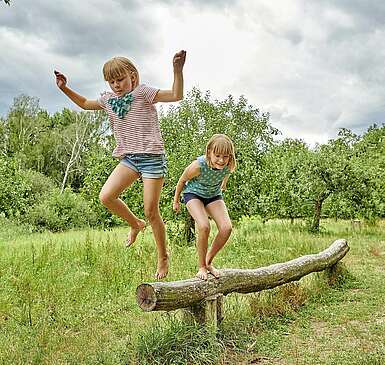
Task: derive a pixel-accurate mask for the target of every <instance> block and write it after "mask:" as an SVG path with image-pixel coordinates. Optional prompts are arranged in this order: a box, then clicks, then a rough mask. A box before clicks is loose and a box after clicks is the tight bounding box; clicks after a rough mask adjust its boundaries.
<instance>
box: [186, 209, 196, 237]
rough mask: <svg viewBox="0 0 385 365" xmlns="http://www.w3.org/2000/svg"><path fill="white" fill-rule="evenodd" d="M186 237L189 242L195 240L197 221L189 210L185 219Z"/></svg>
mask: <svg viewBox="0 0 385 365" xmlns="http://www.w3.org/2000/svg"><path fill="white" fill-rule="evenodd" d="M184 238H185V240H186V242H187V243H190V242H194V241H195V221H194V219H193V217H191V215H190V213H189V212H187V213H186V218H185V221H184Z"/></svg>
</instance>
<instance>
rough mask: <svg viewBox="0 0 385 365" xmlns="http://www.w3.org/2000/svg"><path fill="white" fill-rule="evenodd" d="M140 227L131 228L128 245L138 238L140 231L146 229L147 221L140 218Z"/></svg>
mask: <svg viewBox="0 0 385 365" xmlns="http://www.w3.org/2000/svg"><path fill="white" fill-rule="evenodd" d="M137 223H138V227H137V228H132V227H131V230H130V233H129V234H128V237H127V241H126V247H130V246H131V245H132V244H133V243H134V242H135V240H136V236H137V235H138V234H139V232H141V231H144V229H145V228H146V222H145V221H144V220H142V219H138V222H137Z"/></svg>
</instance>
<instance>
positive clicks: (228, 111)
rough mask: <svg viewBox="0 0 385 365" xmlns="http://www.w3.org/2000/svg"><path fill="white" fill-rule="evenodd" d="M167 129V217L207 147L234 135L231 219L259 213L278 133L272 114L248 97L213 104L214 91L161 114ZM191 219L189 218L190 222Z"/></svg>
mask: <svg viewBox="0 0 385 365" xmlns="http://www.w3.org/2000/svg"><path fill="white" fill-rule="evenodd" d="M161 129H162V134H163V137H164V140H165V147H166V151H167V158H168V166H169V172H168V177H167V179H166V183H165V187H164V190H163V193H162V196H163V198H162V201H161V204H162V208H163V212H164V216H165V217H166V218H168V219H174V217H175V216H174V214H173V212H172V200H173V196H174V189H175V186H176V183H177V181H178V179H179V177H180V175H181V174H182V172H183V170H184V169H185V168H186V167H187V165H189V164H190V163H191V162H192V161H193V160H195V159H196V158H197V157H198V156H199V155H203V154H204V153H205V147H206V144H207V142H208V140H209V139H210V138H211V136H212V135H213V134H215V133H224V134H226V135H228V136H229V137H230V138H231V139H232V141H233V142H234V145H235V150H236V158H237V163H238V168H237V169H236V170H235V172H234V173H233V174H232V175H231V177H230V178H229V181H228V186H227V191H226V192H225V194H224V198H225V200H226V205H227V207H228V209H229V212H230V215H231V216H232V218H233V219H238V218H240V217H241V216H243V215H253V214H257V213H259V210H258V196H259V189H260V188H259V187H260V180H261V174H260V172H259V170H260V161H261V157H262V156H263V154H264V153H265V152H266V150H267V149H268V148H269V146H270V145H271V144H272V141H273V136H274V135H276V134H277V133H278V131H277V130H276V129H274V128H273V127H271V125H270V124H269V116H268V115H267V114H262V113H260V112H259V110H258V109H257V108H255V107H253V106H251V105H249V104H248V102H247V100H246V99H245V98H244V97H240V98H239V100H237V101H236V100H234V98H233V97H232V96H231V95H230V96H228V97H227V98H226V99H225V100H222V101H218V100H214V101H213V100H212V99H211V97H210V93H209V92H206V93H205V94H202V93H201V92H200V91H199V90H198V89H193V90H192V91H191V92H190V93H189V94H188V95H187V96H186V98H185V99H184V100H183V101H182V102H181V103H180V104H179V105H178V106H176V107H171V108H170V109H168V110H167V112H165V113H161ZM187 217H188V215H187V214H186V213H185V215H184V219H186V218H187ZM187 222H188V223H189V224H191V221H189V220H187ZM186 231H187V232H188V231H189V229H188V228H187V229H186Z"/></svg>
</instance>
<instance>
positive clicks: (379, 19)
mask: <svg viewBox="0 0 385 365" xmlns="http://www.w3.org/2000/svg"><path fill="white" fill-rule="evenodd" d="M384 19H385V2H384V1H380V0H378V1H370V0H366V1H363V0H314V1H309V0H307V1H306V0H290V1H289V0H274V1H271V0H239V1H236V0H201V1H200V0H163V1H161V0H159V1H155V0H154V1H152V0H138V1H135V0H120V1H118V0H114V1H108V0H104V1H102V0H55V1H53V0H35V1H31V0H12V1H11V6H10V7H8V6H6V5H5V4H4V3H3V2H0V115H2V116H5V115H6V114H7V112H8V110H9V108H10V106H11V105H12V103H13V98H14V97H15V96H17V95H19V94H22V93H23V94H27V95H29V96H35V97H38V98H39V99H40V106H41V107H42V108H43V109H46V110H48V111H49V112H50V113H54V112H56V111H61V110H62V109H63V107H70V108H73V109H75V110H78V108H77V107H76V106H74V105H73V104H71V102H69V100H68V99H66V97H65V96H64V94H61V93H60V91H59V90H58V89H57V88H56V85H55V84H54V77H53V70H54V69H58V70H60V71H62V72H63V73H64V74H66V75H67V76H68V78H69V86H70V87H72V88H74V89H75V90H76V91H78V92H79V93H80V94H82V95H84V96H86V97H87V98H89V99H95V98H97V97H98V96H99V94H100V92H101V91H103V90H106V89H108V85H107V84H106V83H105V82H104V81H103V77H102V73H101V69H102V66H103V64H104V62H105V61H106V60H107V59H109V58H111V57H113V56H115V55H122V56H127V57H129V58H130V59H132V60H133V61H134V63H135V64H136V65H137V67H138V69H139V72H140V75H141V81H142V82H144V83H146V84H148V85H151V86H155V87H159V88H169V87H170V86H171V83H172V65H171V60H172V56H173V55H174V53H175V52H176V51H178V50H180V49H185V50H187V60H186V65H185V70H184V76H185V90H186V91H189V90H191V89H192V88H193V87H194V86H195V87H198V88H199V89H201V90H202V91H205V90H210V91H211V94H212V96H213V98H215V99H224V98H226V96H227V95H229V94H232V95H233V96H235V97H236V98H238V97H239V96H240V95H244V96H245V97H246V98H247V100H248V101H249V103H250V104H252V105H254V106H256V107H258V108H260V110H261V111H263V112H270V115H271V116H270V120H271V123H272V125H273V126H275V127H277V128H278V129H279V130H280V131H281V132H282V134H283V136H284V137H295V138H301V139H303V140H305V141H306V142H308V143H309V144H314V143H315V142H319V143H324V142H326V141H327V140H328V139H330V138H334V137H335V136H336V135H337V133H338V129H339V128H342V127H345V128H349V129H352V130H353V131H354V132H356V133H362V132H364V131H365V130H366V129H367V127H368V126H369V125H371V124H373V123H378V124H382V123H383V122H385V108H384V106H385V88H384V86H383V85H385V63H384V55H385V22H384Z"/></svg>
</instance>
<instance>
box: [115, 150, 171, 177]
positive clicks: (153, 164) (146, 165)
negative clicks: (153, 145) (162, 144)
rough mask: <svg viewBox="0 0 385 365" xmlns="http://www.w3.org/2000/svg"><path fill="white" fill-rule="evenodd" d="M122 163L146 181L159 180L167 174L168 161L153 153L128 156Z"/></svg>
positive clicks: (164, 157) (163, 156) (162, 156)
mask: <svg viewBox="0 0 385 365" xmlns="http://www.w3.org/2000/svg"><path fill="white" fill-rule="evenodd" d="M120 163H121V164H122V165H124V166H127V167H129V168H130V169H131V170H134V171H135V172H137V173H138V174H139V175H140V176H141V177H142V178H144V179H159V178H161V177H165V176H166V173H167V159H166V156H165V155H164V154H163V155H154V154H151V153H136V154H127V155H125V156H124V157H123V158H122V159H121V160H120Z"/></svg>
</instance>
